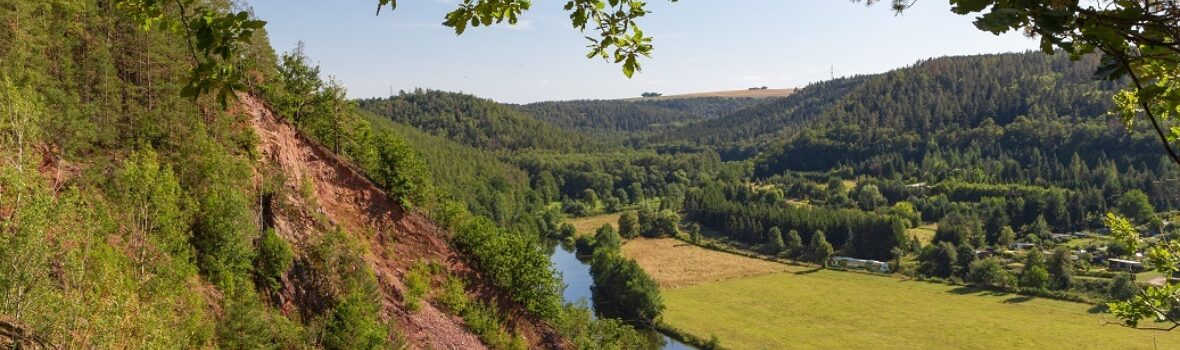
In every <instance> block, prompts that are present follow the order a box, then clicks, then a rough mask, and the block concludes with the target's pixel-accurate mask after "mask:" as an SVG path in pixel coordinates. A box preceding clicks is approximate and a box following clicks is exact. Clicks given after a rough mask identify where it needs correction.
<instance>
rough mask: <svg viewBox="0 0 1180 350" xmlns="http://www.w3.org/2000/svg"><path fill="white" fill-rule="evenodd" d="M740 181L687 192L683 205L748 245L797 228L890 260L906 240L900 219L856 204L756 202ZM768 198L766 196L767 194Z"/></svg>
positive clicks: (848, 248)
mask: <svg viewBox="0 0 1180 350" xmlns="http://www.w3.org/2000/svg"><path fill="white" fill-rule="evenodd" d="M754 195H755V194H754V191H752V190H751V189H749V187H748V186H746V185H742V184H728V185H726V184H713V185H708V186H704V187H702V188H699V189H693V190H692V191H689V193H688V195H687V196H686V197H685V201H684V210H685V212H686V213H687V215H688V217H689V218H690V219H692V220H694V221H697V222H700V223H701V224H704V225H706V226H709V227H713V228H717V229H720V230H722V233H723V234H725V235H726V236H728V237H729V238H731V239H735V240H738V241H740V242H744V243H746V244H766V243H768V242H769V241H770V238H771V237H770V235H768V233H769V232H770V230H771V229H772V228H778V229H779V230H781V231H787V230H795V231H797V232H798V233H799V235H800V236H801V238H803V240H810V239H811V237H812V236H813V235H815V234H816V233H817V232H820V233H822V234H823V235H824V236H825V238H826V240H827V241H828V242H831V243H832V244H833V245H835V246H836V247H838V248H839V249H841V250H842V251H843V252H844V254H848V255H852V256H855V257H859V258H867V259H876V260H889V259H892V258H893V252H892V250H893V248H895V247H899V246H901V245H903V244H905V243H906V237H905V229H906V224H905V223H904V222H903V221H902V219H899V218H896V217H893V216H890V215H881V214H876V213H872V212H864V211H860V210H853V209H827V208H820V207H809V206H803V207H796V206H791V205H786V203H783V202H769V201H766V200H763V201H757V200H755V199H754ZM763 198H766V197H763Z"/></svg>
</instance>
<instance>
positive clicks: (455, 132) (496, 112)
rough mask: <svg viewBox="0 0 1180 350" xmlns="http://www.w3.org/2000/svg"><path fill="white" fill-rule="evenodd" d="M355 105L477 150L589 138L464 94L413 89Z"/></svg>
mask: <svg viewBox="0 0 1180 350" xmlns="http://www.w3.org/2000/svg"><path fill="white" fill-rule="evenodd" d="M357 104H358V105H359V106H360V107H361V108H362V109H365V110H368V111H370V112H373V113H375V114H377V115H380V116H383V117H386V118H389V119H390V120H392V121H394V122H399V123H404V124H408V125H412V126H414V127H416V128H418V129H421V130H423V131H426V132H429V133H431V134H434V135H437V136H443V137H446V138H449V139H451V140H454V141H456V142H459V143H462V144H465V145H469V146H473V147H478V148H483V149H489V150H503V149H508V150H520V149H525V148H536V149H550V150H561V151H573V150H579V149H585V148H587V147H589V145H588V143H589V141H590V140H589V138H587V137H585V136H584V135H582V134H580V133H578V132H576V131H571V130H564V129H561V128H557V127H554V126H552V125H549V124H547V123H545V122H542V121H538V120H536V119H534V118H533V117H531V116H529V115H527V114H525V113H522V112H521V111H519V110H517V109H515V108H513V107H511V106H509V105H505V104H501V103H497V102H495V101H492V100H488V99H483V98H478V97H475V96H472V95H467V94H461V93H453V92H443V91H435V90H421V89H419V90H414V91H412V92H403V93H401V94H399V95H397V96H393V97H391V98H371V99H362V100H358V101H357Z"/></svg>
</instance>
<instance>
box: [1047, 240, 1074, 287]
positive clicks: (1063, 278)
mask: <svg viewBox="0 0 1180 350" xmlns="http://www.w3.org/2000/svg"><path fill="white" fill-rule="evenodd" d="M1048 270H1049V276H1050V278H1051V280H1050V281H1049V287H1050V288H1053V289H1057V290H1069V288H1070V287H1071V286H1073V260H1072V258H1071V254H1070V252H1069V250H1068V249H1065V248H1064V247H1059V248H1057V249H1056V250H1054V251H1053V256H1051V257H1049V263H1048Z"/></svg>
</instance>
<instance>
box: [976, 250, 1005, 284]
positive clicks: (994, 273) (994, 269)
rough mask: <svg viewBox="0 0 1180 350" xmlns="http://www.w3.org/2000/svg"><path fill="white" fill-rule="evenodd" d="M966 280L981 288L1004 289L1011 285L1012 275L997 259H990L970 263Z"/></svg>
mask: <svg viewBox="0 0 1180 350" xmlns="http://www.w3.org/2000/svg"><path fill="white" fill-rule="evenodd" d="M967 280H968V281H970V282H971V283H975V284H978V285H982V286H999V287H1006V286H1008V285H1010V284H1012V275H1011V274H1009V273H1008V270H1007V269H1005V268H1004V264H1003V263H1001V262H1000V260H999V259H996V258H995V257H990V258H986V259H980V260H976V261H973V262H971V265H970V266H969V267H968V269H967Z"/></svg>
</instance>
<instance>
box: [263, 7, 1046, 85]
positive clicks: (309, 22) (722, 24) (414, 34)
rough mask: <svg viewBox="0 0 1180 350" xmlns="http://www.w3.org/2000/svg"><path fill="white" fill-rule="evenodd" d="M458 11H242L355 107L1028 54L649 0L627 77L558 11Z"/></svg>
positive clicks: (1010, 37)
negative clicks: (452, 20)
mask: <svg viewBox="0 0 1180 350" xmlns="http://www.w3.org/2000/svg"><path fill="white" fill-rule="evenodd" d="M456 1H457V0H401V1H399V2H400V4H399V7H398V9H397V10H396V11H394V12H388V8H387V9H386V11H382V14H381V15H380V16H375V15H374V13H375V10H376V4H377V0H249V1H248V3H249V5H250V6H252V7H253V8H254V11H255V13H256V14H257V15H258V16H259V17H261V18H262V19H263V20H266V21H268V22H269V24H268V25H267V30H268V31H269V33H270V38H271V42H272V44H273V46H274V47H275V49H276V50H278V51H288V50H290V49H291V48H293V47H295V43H296V42H297V41H300V40H302V41H303V42H304V43H305V44H306V45H307V46H306V47H307V52H308V55H309V56H311V58H312V59H313V60H314V61H317V62H319V63H320V65H321V67H322V69H323V72H324V74H325V78H326V75H333V76H336V77H337V78H338V79H340V80H341V81H343V82H344V83H345V85H347V86H348V88H349V94H350V96H352V97H371V96H386V95H388V94H389V89H390V87H391V86H392V88H393V89H394V90H395V91H396V90H409V89H413V88H416V87H422V88H432V89H439V90H447V91H461V92H466V93H471V94H474V95H478V96H482V97H487V98H492V99H495V100H497V101H502V102H515V103H525V102H533V101H546V100H568V99H589V98H623V97H634V96H638V95H639V94H640V93H643V92H645V91H656V92H662V93H665V94H676V93H686V92H697V91H714V90H733V89H744V88H747V87H751V86H769V87H772V88H786V87H797V86H803V85H806V84H807V83H808V82H813V81H818V80H824V79H828V77H829V69H831V68H832V67H834V68H835V73H836V76H844V75H853V74H864V73H879V72H884V71H888V70H890V69H894V68H898V67H902V66H906V65H910V64H913V63H914V62H916V61H918V60H920V59H925V58H930V57H938V56H946V55H965V54H976V53H993V52H1012V51H1024V50H1030V49H1034V48H1035V47H1036V42H1035V41H1034V40H1032V39H1028V38H1025V37H1024V36H1023V35H1021V34H1017V33H1011V34H1006V35H1001V36H995V35H992V34H990V33H985V32H981V31H979V30H977V29H975V27H974V26H973V25H972V24H971V21H972V17H969V16H959V15H956V14H953V13H951V12H950V6H949V5H948V4H947V3H946V2H944V1H919V2H918V3H917V5H916V6H915V7H914V8H912V9H911V10H910V11H908V12H906V13H905V14H903V15H901V16H894V15H893V13H892V12H891V11H890V10H889V9H888V6H885V5H887V4H882V5H877V6H874V7H865V6H864V5H862V4H857V3H853V2H851V1H844V0H723V1H722V0H712V1H705V0H681V1H680V2H678V3H668V2H666V1H663V0H651V1H650V5H649V7H650V9H651V10H652V11H653V13H652V14H649V15H648V17H646V18H645V19H644V20H643V22H642V23H641V25H642V26H643V28H644V32H645V33H647V34H649V35H651V36H653V37H655V39H654V44H655V53H654V55H653V57H652V58H650V59H647V60H645V61H643V71H642V72H640V73H638V74H636V76H635V77H634V78H632V79H627V78H625V77H624V76H623V75H622V73H621V69H620V67H619V66H618V65H615V64H611V63H608V62H604V61H602V60H597V59H594V60H591V59H586V57H585V54H586V52H587V51H586V47H585V46H586V41H585V39H584V38H583V35H582V33H579V32H578V31H576V30H574V29H572V28H571V27H570V23H569V19H568V17H567V16H568V15H567V14H566V13H565V12H564V11H563V10H562V5H563V4H564V3H565V1H559V0H536V1H534V3H533V9H532V10H531V11H529V13H527V14H526V15H524V16H523V18H522V19H521V22H520V23H519V24H518V25H517V26H515V27H510V26H507V25H501V26H495V27H491V28H484V27H481V28H475V29H469V30H468V31H467V33H465V34H463V35H462V36H456V35H455V34H454V33H453V32H452V31H451V30H450V29H449V28H446V27H443V26H442V25H441V24H440V23H442V19H443V15H444V14H446V12H447V11H448V10H449V9H451V8H453V7H454V6H455V5H454V3H455V2H456ZM886 3H887V1H886Z"/></svg>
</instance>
